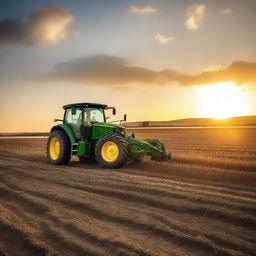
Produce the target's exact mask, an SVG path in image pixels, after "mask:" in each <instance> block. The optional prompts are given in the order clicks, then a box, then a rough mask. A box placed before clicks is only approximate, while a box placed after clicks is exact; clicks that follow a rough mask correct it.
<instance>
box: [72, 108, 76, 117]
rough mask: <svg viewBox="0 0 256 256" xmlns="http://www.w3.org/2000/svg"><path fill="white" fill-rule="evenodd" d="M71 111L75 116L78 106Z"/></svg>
mask: <svg viewBox="0 0 256 256" xmlns="http://www.w3.org/2000/svg"><path fill="white" fill-rule="evenodd" d="M71 113H72V115H73V116H74V115H75V114H76V107H72V108H71Z"/></svg>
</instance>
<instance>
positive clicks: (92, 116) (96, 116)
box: [84, 108, 105, 125]
mask: <svg viewBox="0 0 256 256" xmlns="http://www.w3.org/2000/svg"><path fill="white" fill-rule="evenodd" d="M92 122H105V118H104V110H103V109H102V108H85V109H84V123H85V125H90V123H92Z"/></svg>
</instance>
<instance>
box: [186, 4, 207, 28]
mask: <svg viewBox="0 0 256 256" xmlns="http://www.w3.org/2000/svg"><path fill="white" fill-rule="evenodd" d="M205 13H206V6H205V5H204V4H199V3H197V4H192V5H190V6H188V8H187V10H186V18H187V20H186V22H185V26H186V28H187V29H191V30H196V29H198V26H199V23H200V21H201V20H202V19H203V18H204V17H205Z"/></svg>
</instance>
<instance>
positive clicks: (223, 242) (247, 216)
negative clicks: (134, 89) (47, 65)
mask: <svg viewBox="0 0 256 256" xmlns="http://www.w3.org/2000/svg"><path fill="white" fill-rule="evenodd" d="M130 132H131V131H130ZM136 133H137V135H138V136H139V137H142V138H146V137H148V138H158V139H161V140H162V141H163V142H164V143H165V144H166V145H167V148H168V150H170V151H171V152H172V155H173V159H172V161H171V162H153V161H150V160H149V159H147V158H145V159H143V160H141V161H138V162H134V163H132V164H130V165H126V166H125V167H123V168H121V169H118V170H106V169H105V170H104V169H101V168H99V167H98V166H97V165H96V164H82V163H80V162H78V161H77V160H72V161H71V162H70V164H69V165H68V166H54V165H50V164H49V163H47V161H46V156H45V144H46V139H42V138H41V139H34V138H27V139H26V138H19V139H18V138H17V139H14V138H12V139H0V255H22V256H23V255H24V256H26V255H33V256H37V255H99V256H101V255H107V256H109V255H134V256H135V255H148V256H151V255H155V256H160V255H166V256H167V255H168V256H169V255H177V256H178V255H180V256H185V255H192V256H193V255H194V256H208V255H209V256H211V255H221V256H224V255H237V256H239V255H241V256H245V255H251V256H252V255H256V237H255V234H256V216H255V213H256V193H255V192H256V188H255V181H256V160H255V159H256V146H255V144H256V143H255V142H256V129H169V130H167V129H162V130H161V129H147V130H136Z"/></svg>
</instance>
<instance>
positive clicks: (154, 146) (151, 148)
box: [126, 136, 171, 163]
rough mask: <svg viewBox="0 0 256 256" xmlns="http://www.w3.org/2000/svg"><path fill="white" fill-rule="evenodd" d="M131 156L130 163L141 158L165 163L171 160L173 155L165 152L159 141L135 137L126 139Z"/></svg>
mask: <svg viewBox="0 0 256 256" xmlns="http://www.w3.org/2000/svg"><path fill="white" fill-rule="evenodd" d="M126 142H127V144H128V148H129V152H130V156H129V159H128V163H131V162H133V161H134V160H135V159H136V158H138V157H140V156H144V155H147V156H150V157H151V160H158V161H161V160H162V161H164V160H169V159H171V154H170V153H169V152H167V151H166V150H165V147H164V144H163V143H162V142H161V141H159V140H157V139H137V138H135V137H134V136H129V137H126Z"/></svg>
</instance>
